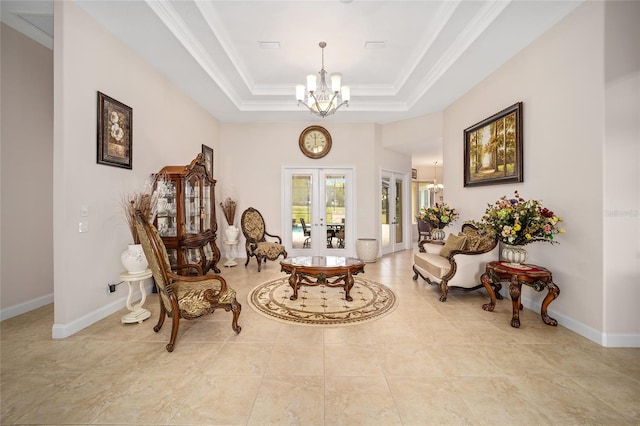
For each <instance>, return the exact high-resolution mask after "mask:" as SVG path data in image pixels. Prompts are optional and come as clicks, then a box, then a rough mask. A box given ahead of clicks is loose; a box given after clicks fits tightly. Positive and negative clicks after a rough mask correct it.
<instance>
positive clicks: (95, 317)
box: [51, 282, 153, 339]
mask: <svg viewBox="0 0 640 426" xmlns="http://www.w3.org/2000/svg"><path fill="white" fill-rule="evenodd" d="M152 289H153V283H152V282H151V283H148V284H146V285H145V290H146V292H147V294H150V293H151V291H152ZM127 297H128V294H127V296H124V297H121V298H120V299H118V300H115V301H113V302H111V303H109V304H108V305H107V306H103V307H102V308H100V309H98V310H95V311H93V312H89V313H88V314H87V315H84V316H83V317H81V318H78V319H77V320H75V321H72V322H70V323H68V324H53V327H52V329H51V337H53V338H54V339H64V338H66V337H69V336H71V335H72V334H75V333H77V332H78V331H80V330H82V329H84V328H86V327H88V326H90V325H91V324H93V323H95V322H98V321H100V320H101V319H103V318H106V317H108V316H109V315H111V314H113V313H114V312H118V311H119V310H121V309H122V308H124V307H125V306H127ZM138 300H140V299H138ZM136 301H137V300H136Z"/></svg>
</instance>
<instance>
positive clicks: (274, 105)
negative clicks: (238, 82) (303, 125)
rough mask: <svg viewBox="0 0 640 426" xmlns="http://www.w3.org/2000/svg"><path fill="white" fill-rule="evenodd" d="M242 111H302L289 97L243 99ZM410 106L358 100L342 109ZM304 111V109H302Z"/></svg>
mask: <svg viewBox="0 0 640 426" xmlns="http://www.w3.org/2000/svg"><path fill="white" fill-rule="evenodd" d="M239 109H240V111H244V112H261V111H265V110H266V111H270V112H275V111H280V112H291V111H300V107H299V106H298V104H297V102H296V101H295V100H293V101H291V100H289V99H287V100H283V101H279V102H278V101H243V102H242V104H241V105H240V107H239ZM408 110H409V107H408V105H407V103H406V102H393V101H389V102H387V101H373V102H358V104H357V105H351V104H350V105H349V107H348V108H345V109H341V110H340V111H341V112H348V111H351V112H407V111H408ZM300 112H304V111H300Z"/></svg>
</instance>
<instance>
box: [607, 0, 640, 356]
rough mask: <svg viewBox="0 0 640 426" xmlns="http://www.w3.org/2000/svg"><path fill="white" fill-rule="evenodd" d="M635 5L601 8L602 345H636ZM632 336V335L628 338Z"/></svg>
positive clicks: (639, 277)
mask: <svg viewBox="0 0 640 426" xmlns="http://www.w3.org/2000/svg"><path fill="white" fill-rule="evenodd" d="M639 17H640V2H638V1H635V2H607V4H606V7H605V68H604V74H605V117H606V121H605V139H606V142H605V146H604V174H605V176H604V203H603V204H604V205H603V207H604V225H603V238H604V243H603V244H604V269H605V275H604V291H603V299H604V318H605V319H604V324H603V327H604V331H605V336H606V341H605V344H606V345H608V346H619V345H620V344H622V343H624V342H627V341H630V340H633V339H634V338H635V341H636V346H640V313H638V312H639V310H638V307H637V305H638V301H640V26H639V25H638V18H639ZM634 336H635V337H634Z"/></svg>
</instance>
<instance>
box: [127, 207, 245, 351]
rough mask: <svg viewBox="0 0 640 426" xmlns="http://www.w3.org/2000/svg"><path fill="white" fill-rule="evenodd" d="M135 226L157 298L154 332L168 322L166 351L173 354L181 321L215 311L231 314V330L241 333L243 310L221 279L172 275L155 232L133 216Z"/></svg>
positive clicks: (186, 266)
mask: <svg viewBox="0 0 640 426" xmlns="http://www.w3.org/2000/svg"><path fill="white" fill-rule="evenodd" d="M135 226H136V231H137V232H138V236H139V237H140V244H142V249H143V250H144V255H145V256H146V258H147V261H148V262H149V268H150V269H151V271H152V273H153V278H154V280H155V282H156V286H157V287H158V293H159V295H160V316H159V317H158V324H156V326H155V327H153V330H154V331H155V332H158V331H160V329H161V328H162V325H163V324H164V320H165V316H168V317H169V318H171V338H170V339H169V343H168V344H167V346H166V348H167V351H168V352H173V349H174V347H175V343H176V337H177V335H178V326H179V323H180V318H184V319H186V320H190V319H195V318H199V317H201V316H203V315H207V314H211V313H213V312H214V311H215V310H216V309H217V308H222V309H224V310H225V311H227V312H228V311H232V312H233V319H232V321H231V328H232V329H233V331H235V332H236V333H240V330H241V327H240V326H239V325H238V317H239V316H240V310H241V309H242V306H241V305H240V303H238V301H237V300H236V292H235V290H233V289H232V288H230V287H229V286H227V282H226V281H225V280H224V278H222V277H221V276H219V275H213V274H209V275H197V276H183V275H177V274H175V273H174V272H173V271H172V269H171V265H170V263H169V257H168V256H167V249H166V248H165V245H164V243H163V242H162V238H160V234H158V231H157V229H156V228H155V227H154V226H153V225H152V224H150V223H148V222H147V221H146V219H144V218H143V217H142V215H140V214H136V220H135ZM182 267H184V268H185V269H186V268H190V269H195V270H197V271H198V272H199V273H200V274H202V269H201V267H200V265H196V264H186V265H183V266H181V267H180V268H182ZM212 324H215V323H212Z"/></svg>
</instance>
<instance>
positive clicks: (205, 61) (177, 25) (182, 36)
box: [145, 0, 241, 106]
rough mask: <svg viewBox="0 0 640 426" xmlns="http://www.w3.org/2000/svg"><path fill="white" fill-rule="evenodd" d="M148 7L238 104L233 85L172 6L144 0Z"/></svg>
mask: <svg viewBox="0 0 640 426" xmlns="http://www.w3.org/2000/svg"><path fill="white" fill-rule="evenodd" d="M145 1H146V3H147V5H148V6H149V8H150V9H151V10H152V11H153V12H154V13H155V14H156V15H157V16H158V18H160V20H161V21H162V22H163V23H164V25H165V26H166V27H167V28H168V29H169V31H171V33H172V34H173V35H174V36H175V37H176V39H178V41H179V42H180V43H181V44H182V45H183V46H184V47H185V49H187V51H188V52H189V53H190V54H191V56H192V57H193V59H195V61H196V62H197V63H198V64H200V66H201V67H202V69H203V70H204V71H205V72H206V73H207V75H208V76H209V77H211V79H212V80H213V81H215V83H216V84H217V85H218V87H220V89H221V90H222V91H223V92H224V94H225V95H227V97H228V98H229V99H230V100H231V102H233V103H234V104H235V105H236V106H238V105H240V103H241V99H240V96H239V95H238V94H237V93H236V92H235V90H233V87H232V86H231V84H229V82H228V81H227V79H226V78H224V74H223V73H222V71H220V69H219V68H218V67H217V66H216V65H215V61H213V60H212V59H211V57H210V56H209V54H208V53H207V51H206V49H205V48H204V47H203V46H202V45H201V44H200V43H199V42H198V40H197V38H196V37H195V35H194V34H193V33H192V32H191V31H189V30H188V25H187V24H186V23H185V22H184V21H183V20H182V18H181V17H180V16H179V15H178V13H177V12H176V11H175V9H174V8H173V6H171V4H170V3H169V2H168V1H166V0H145Z"/></svg>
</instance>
